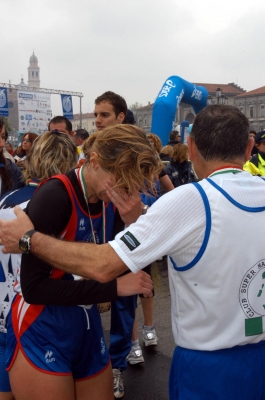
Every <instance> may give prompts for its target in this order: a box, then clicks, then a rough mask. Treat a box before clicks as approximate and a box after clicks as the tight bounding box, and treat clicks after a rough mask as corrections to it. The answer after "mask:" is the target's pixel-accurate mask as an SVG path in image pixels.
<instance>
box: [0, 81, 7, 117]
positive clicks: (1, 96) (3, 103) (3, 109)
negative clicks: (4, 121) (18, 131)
mask: <svg viewBox="0 0 265 400" xmlns="http://www.w3.org/2000/svg"><path fill="white" fill-rule="evenodd" d="M0 115H2V116H3V117H8V99H7V89H6V88H3V87H0Z"/></svg>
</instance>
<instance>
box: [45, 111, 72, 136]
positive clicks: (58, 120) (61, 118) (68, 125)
mask: <svg viewBox="0 0 265 400" xmlns="http://www.w3.org/2000/svg"><path fill="white" fill-rule="evenodd" d="M62 122H64V123H65V126H66V130H67V132H68V133H71V132H72V130H73V127H72V122H71V121H69V119H68V118H66V117H64V116H62V115H57V116H56V117H54V118H52V119H51V120H50V122H49V125H48V129H49V131H50V126H51V124H61V123H62Z"/></svg>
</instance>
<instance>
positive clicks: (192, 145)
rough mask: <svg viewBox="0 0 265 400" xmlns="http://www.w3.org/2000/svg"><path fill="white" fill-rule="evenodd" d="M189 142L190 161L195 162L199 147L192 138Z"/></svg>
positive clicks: (189, 137) (189, 138)
mask: <svg viewBox="0 0 265 400" xmlns="http://www.w3.org/2000/svg"><path fill="white" fill-rule="evenodd" d="M187 140H188V148H189V159H190V160H191V161H194V159H195V157H196V154H197V147H196V145H195V143H194V140H193V139H192V137H191V136H188V138H187Z"/></svg>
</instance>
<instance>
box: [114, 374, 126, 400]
mask: <svg viewBox="0 0 265 400" xmlns="http://www.w3.org/2000/svg"><path fill="white" fill-rule="evenodd" d="M112 373H113V388H114V397H115V399H121V398H122V397H123V396H124V386H123V373H122V372H121V371H120V370H119V369H116V368H113V370H112Z"/></svg>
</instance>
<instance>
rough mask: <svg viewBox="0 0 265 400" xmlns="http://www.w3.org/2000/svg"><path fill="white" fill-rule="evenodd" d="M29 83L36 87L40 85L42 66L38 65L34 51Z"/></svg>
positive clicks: (30, 64) (31, 58) (30, 63)
mask: <svg viewBox="0 0 265 400" xmlns="http://www.w3.org/2000/svg"><path fill="white" fill-rule="evenodd" d="M28 85H29V86H32V87H34V88H39V87H40V68H39V67H38V59H37V57H36V56H35V54H34V51H33V54H32V56H31V57H30V59H29V67H28Z"/></svg>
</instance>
